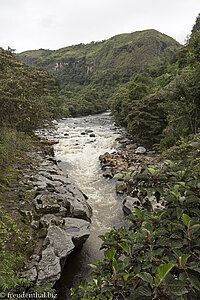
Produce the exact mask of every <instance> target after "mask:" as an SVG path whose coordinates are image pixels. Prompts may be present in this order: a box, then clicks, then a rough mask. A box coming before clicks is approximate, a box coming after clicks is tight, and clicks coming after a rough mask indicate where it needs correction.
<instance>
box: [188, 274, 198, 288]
mask: <svg viewBox="0 0 200 300" xmlns="http://www.w3.org/2000/svg"><path fill="white" fill-rule="evenodd" d="M189 281H190V283H191V284H192V286H193V287H194V288H195V289H197V290H198V291H200V281H199V279H198V278H197V277H196V276H194V275H189Z"/></svg>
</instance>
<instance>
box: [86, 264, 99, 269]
mask: <svg viewBox="0 0 200 300" xmlns="http://www.w3.org/2000/svg"><path fill="white" fill-rule="evenodd" d="M88 266H90V267H91V268H92V269H97V266H96V265H94V264H88Z"/></svg>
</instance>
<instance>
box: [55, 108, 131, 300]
mask: <svg viewBox="0 0 200 300" xmlns="http://www.w3.org/2000/svg"><path fill="white" fill-rule="evenodd" d="M86 130H93V132H90V133H88V134H85V135H82V134H81V133H83V132H85V131H86ZM91 133H93V134H95V137H90V134H91ZM66 134H67V135H66ZM120 134H121V133H120V130H119V129H117V128H115V127H114V125H113V120H112V118H111V117H110V116H109V113H104V114H101V115H95V116H87V117H80V118H68V119H66V120H62V121H60V122H59V123H58V125H57V137H58V140H59V143H58V144H57V145H55V157H56V159H57V160H60V167H61V168H62V169H63V171H64V172H66V173H67V174H69V177H70V178H71V179H72V180H73V181H74V182H75V183H76V184H77V185H78V187H79V188H80V189H81V190H82V191H83V192H84V193H85V194H86V195H87V196H88V203H89V204H90V206H91V207H92V211H93V213H92V223H91V228H90V231H91V233H90V237H89V238H88V240H87V241H86V243H85V244H84V246H83V248H82V250H81V251H79V252H78V253H77V254H75V255H73V256H72V258H71V261H69V263H68V264H66V266H65V269H64V272H63V275H62V278H61V280H60V282H59V283H58V287H57V291H58V292H59V293H61V294H62V296H61V298H60V299H63V300H64V299H68V296H65V292H66V289H68V288H70V287H72V286H77V285H78V284H79V283H80V280H81V279H83V278H84V277H88V274H89V267H88V266H87V265H88V264H89V263H92V262H93V260H94V259H99V258H102V257H103V253H102V252H100V251H99V248H100V245H101V240H100V239H99V238H98V236H99V235H101V234H104V233H105V232H106V231H108V230H109V229H111V228H112V227H114V226H115V227H120V226H122V225H125V223H126V221H125V218H124V214H123V212H122V203H121V201H120V200H119V199H117V196H116V192H115V183H114V182H113V181H112V180H109V179H105V178H104V177H103V176H102V171H101V169H100V162H99V155H101V154H104V153H105V152H113V151H115V150H116V149H117V147H118V146H119V145H118V143H117V142H116V141H115V139H116V138H117V137H119V136H120Z"/></svg>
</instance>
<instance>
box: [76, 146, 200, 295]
mask: <svg viewBox="0 0 200 300" xmlns="http://www.w3.org/2000/svg"><path fill="white" fill-rule="evenodd" d="M197 158H198V152H195V153H194V155H193V159H192V160H190V161H189V160H188V161H186V163H185V162H184V161H171V160H166V161H165V162H163V164H162V165H161V166H146V167H145V168H144V169H143V170H142V171H139V172H137V171H133V172H131V173H129V180H128V181H127V180H126V177H127V176H124V177H123V178H124V185H125V186H126V189H127V192H128V193H129V194H130V195H132V196H134V195H135V194H136V193H137V196H138V197H139V200H140V202H141V205H142V204H143V203H144V199H145V198H146V197H147V196H148V197H150V196H151V195H156V198H157V201H158V202H160V201H162V202H164V203H165V208H163V209H161V210H158V209H157V210H153V211H146V210H145V209H143V210H141V209H139V208H138V207H137V206H136V207H135V214H134V215H129V216H128V218H129V220H130V221H131V223H132V225H131V227H130V228H129V229H126V228H124V227H122V228H120V229H116V228H114V229H112V230H111V231H109V232H107V233H106V234H105V235H104V236H101V239H102V241H103V243H102V247H101V248H102V249H104V260H102V261H99V260H98V261H95V263H94V265H92V267H93V272H92V281H90V282H87V281H84V282H83V283H82V284H81V285H80V286H79V288H78V289H72V299H74V300H76V299H139V300H142V299H158V300H160V299H181V298H180V297H182V299H188V300H189V299H196V300H197V299H199V297H200V285H199V276H200V274H199V273H200V258H199V257H200V256H199V254H200V201H199V199H200V198H199V180H200V169H199V166H197V165H196V159H197ZM121 179H122V178H121Z"/></svg>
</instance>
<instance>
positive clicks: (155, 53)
mask: <svg viewBox="0 0 200 300" xmlns="http://www.w3.org/2000/svg"><path fill="white" fill-rule="evenodd" d="M179 47H180V44H179V43H178V42H177V41H175V40H174V39H173V38H171V37H169V36H167V35H165V34H162V33H160V32H158V31H156V30H153V29H151V30H144V31H138V32H133V33H126V34H120V35H116V36H114V37H112V38H110V39H108V40H105V41H101V42H91V43H90V44H79V45H74V46H70V47H66V48H62V49H59V50H44V49H40V50H32V51H25V52H23V53H20V54H18V55H17V57H18V58H19V59H20V60H21V61H22V62H24V63H27V64H30V65H35V66H39V67H45V68H46V69H48V70H50V71H52V72H53V73H54V74H55V75H56V77H57V78H58V80H59V82H60V85H61V90H62V93H63V94H64V95H65V96H66V97H67V102H68V103H71V107H73V106H74V102H73V101H74V98H76V101H78V104H79V106H81V104H82V103H83V102H84V101H87V102H88V100H86V98H88V96H86V97H85V95H86V94H88V92H89V93H90V92H91V90H92V89H95V93H96V94H95V95H96V96H94V95H93V96H92V97H91V99H90V100H91V101H89V102H90V103H91V102H93V98H98V102H99V101H105V99H108V98H109V97H110V96H111V94H112V93H113V92H114V91H115V90H116V89H117V88H118V87H119V86H120V85H121V84H123V83H126V82H128V81H129V80H130V78H131V76H133V75H135V74H137V73H138V72H141V71H148V70H149V69H152V67H156V66H159V65H161V64H164V63H165V62H166V61H167V60H168V59H169V58H170V57H171V56H172V55H173V54H174V53H175V51H176V50H177V49H178V48H179ZM69 91H70V92H72V93H69ZM89 98H90V96H89ZM72 99H73V100H72ZM76 101H75V103H76ZM69 106H70V105H69ZM86 106H87V105H84V107H86ZM102 106H103V107H105V105H104V103H103V102H101V106H99V107H98V108H96V111H101V110H102ZM88 109H89V108H88ZM69 111H70V113H72V114H75V113H76V112H74V111H73V109H72V110H71V109H69ZM96 111H94V112H96ZM91 112H92V110H91V111H90V109H89V110H88V111H85V113H91ZM81 113H84V112H82V111H81V109H80V111H78V114H81Z"/></svg>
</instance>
